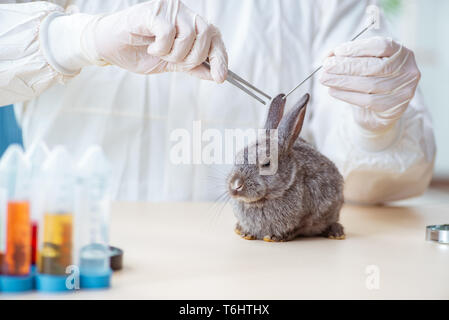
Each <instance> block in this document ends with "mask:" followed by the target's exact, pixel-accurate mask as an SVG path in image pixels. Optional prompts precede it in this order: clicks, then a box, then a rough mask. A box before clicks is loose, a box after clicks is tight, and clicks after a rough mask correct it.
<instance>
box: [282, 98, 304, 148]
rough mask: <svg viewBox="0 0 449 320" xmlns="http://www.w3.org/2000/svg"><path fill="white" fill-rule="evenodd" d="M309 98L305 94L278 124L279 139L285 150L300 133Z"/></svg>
mask: <svg viewBox="0 0 449 320" xmlns="http://www.w3.org/2000/svg"><path fill="white" fill-rule="evenodd" d="M309 98H310V96H309V94H305V95H304V96H303V97H302V98H301V100H300V101H299V102H298V103H297V104H296V105H295V106H294V107H293V109H292V110H291V111H290V112H289V113H288V114H287V115H286V116H285V117H284V118H283V119H282V121H281V123H280V124H279V138H280V140H281V141H282V144H283V146H284V147H285V148H286V150H289V149H290V148H291V147H292V145H293V143H294V142H295V141H296V138H298V136H299V133H300V132H301V129H302V125H303V123H304V117H305V116H306V109H307V108H306V106H307V103H308V102H309Z"/></svg>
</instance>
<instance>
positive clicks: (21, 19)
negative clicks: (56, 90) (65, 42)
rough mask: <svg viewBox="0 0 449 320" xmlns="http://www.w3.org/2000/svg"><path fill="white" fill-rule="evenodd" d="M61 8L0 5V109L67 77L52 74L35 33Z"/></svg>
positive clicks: (43, 5)
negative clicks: (46, 19) (47, 18)
mask: <svg viewBox="0 0 449 320" xmlns="http://www.w3.org/2000/svg"><path fill="white" fill-rule="evenodd" d="M55 12H60V13H63V12H64V10H63V8H62V7H60V6H58V5H55V4H52V3H49V2H44V1H41V2H30V3H22V4H17V3H9V4H1V5H0V106H2V105H7V104H12V103H16V102H21V101H26V100H29V99H32V98H34V97H36V96H38V95H39V94H41V93H42V92H43V91H44V90H46V89H47V88H49V87H50V86H52V85H53V84H55V83H57V82H65V81H67V80H69V79H70V78H71V76H66V75H63V74H61V73H60V72H58V71H56V70H55V69H54V68H53V67H51V65H50V64H49V63H48V61H47V59H46V58H45V56H44V53H43V49H42V45H41V43H40V38H39V30H40V26H41V23H42V22H43V21H44V19H45V18H46V17H47V16H48V15H50V14H52V13H55Z"/></svg>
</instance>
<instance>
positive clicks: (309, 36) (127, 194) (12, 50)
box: [0, 0, 435, 203]
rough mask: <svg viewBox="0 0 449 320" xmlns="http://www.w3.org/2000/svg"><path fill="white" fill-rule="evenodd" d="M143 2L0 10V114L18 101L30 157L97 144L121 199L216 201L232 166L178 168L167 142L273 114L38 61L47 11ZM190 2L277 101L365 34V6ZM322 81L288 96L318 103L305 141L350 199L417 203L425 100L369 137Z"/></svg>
mask: <svg viewBox="0 0 449 320" xmlns="http://www.w3.org/2000/svg"><path fill="white" fill-rule="evenodd" d="M11 2H15V1H11ZM20 2H22V1H20ZM25 2H26V1H25ZM137 2H139V1H137V0H108V1H95V0H73V1H64V0H59V1H52V2H51V3H49V2H33V3H25V4H7V5H1V6H0V105H2V104H3V105H4V104H9V103H15V111H16V114H17V116H18V120H19V122H20V124H21V125H22V129H23V134H24V143H25V146H26V147H28V146H30V145H32V144H33V143H34V142H36V141H39V140H44V141H45V142H46V143H47V144H48V145H49V147H54V146H55V145H58V144H63V145H66V146H67V147H68V148H69V149H70V150H71V151H72V152H73V154H74V155H75V156H76V157H79V156H80V155H81V154H82V152H83V151H84V150H85V149H86V148H87V147H88V146H89V145H91V144H100V145H101V146H102V147H103V148H104V149H105V152H106V154H107V155H108V157H109V159H110V160H111V161H112V163H113V168H114V173H115V175H114V178H115V181H116V183H115V189H114V190H115V194H116V197H117V198H118V199H121V200H149V201H168V200H170V201H173V200H182V201H185V200H194V201H198V200H211V199H214V198H215V197H216V196H217V195H218V194H219V192H220V191H221V190H223V184H224V176H225V173H226V170H227V168H226V167H223V166H219V165H204V164H202V165H175V164H173V163H172V162H171V161H170V159H169V151H170V148H171V146H173V144H174V142H173V141H170V139H169V138H170V132H172V131H173V130H174V129H177V128H185V129H188V130H192V121H193V120H201V121H202V129H203V130H205V129H207V128H217V129H220V130H224V129H225V128H256V127H260V126H261V125H262V124H263V122H264V117H265V113H266V108H265V107H263V106H262V105H261V104H259V103H258V102H256V101H255V100H253V99H251V98H249V97H248V96H246V95H245V94H244V93H242V92H240V91H239V90H237V89H236V88H235V87H233V86H231V85H229V84H228V83H225V84H223V85H217V84H214V83H212V82H208V81H201V80H198V79H195V78H192V77H190V76H188V75H186V74H180V73H172V74H162V75H149V76H144V75H138V74H132V73H130V72H127V71H125V70H122V69H119V68H118V67H114V66H107V67H96V66H92V67H86V68H84V69H83V70H82V71H81V73H80V74H79V75H77V76H75V77H73V78H71V77H65V76H63V75H61V74H58V73H57V72H56V71H55V70H54V69H53V68H52V67H50V66H49V65H48V63H47V61H46V60H45V58H44V56H43V54H42V51H41V48H40V43H39V38H38V31H39V25H40V23H41V22H42V21H43V19H44V18H45V17H46V16H47V15H48V14H49V13H51V12H53V11H63V10H65V9H66V8H67V7H68V6H69V5H76V6H77V7H78V8H79V11H80V12H84V13H92V14H94V13H107V12H113V11H116V10H120V9H123V8H125V7H127V6H130V5H132V4H135V3H137ZM184 2H185V3H186V4H187V5H188V6H189V7H190V8H192V9H193V10H194V11H196V12H198V13H199V14H200V15H203V16H205V17H207V18H208V19H209V20H210V21H211V22H213V23H214V24H215V25H217V26H218V27H219V29H220V30H221V32H222V35H223V38H224V42H225V44H226V46H227V49H228V53H229V62H230V68H231V70H233V71H234V72H236V73H238V74H240V75H241V76H242V77H244V78H246V79H247V80H249V81H250V82H252V83H253V84H255V85H256V86H257V87H260V88H262V89H263V90H264V91H266V92H268V93H270V94H272V95H273V96H274V95H276V94H277V93H279V92H286V91H288V90H289V89H291V88H292V87H293V86H294V85H296V84H297V83H298V82H299V81H300V80H302V79H303V78H304V76H305V75H307V74H308V73H310V72H311V71H312V70H313V69H314V68H315V67H317V66H319V65H320V64H321V62H322V59H323V58H324V56H325V55H326V53H327V52H328V51H329V50H331V49H332V48H334V47H335V46H336V45H338V44H340V43H342V42H345V41H347V40H349V39H350V38H351V37H352V36H353V35H354V34H355V33H356V32H357V31H358V30H360V29H361V26H362V24H363V23H364V22H365V18H366V16H365V11H366V7H367V6H368V1H359V0H321V1H316V0H301V1H298V0H282V1H274V0H245V1H241V0H226V1H224V0H185V1H184ZM381 26H382V28H381V29H380V30H378V31H370V32H369V33H367V34H366V35H364V37H369V36H373V35H374V34H376V35H379V34H380V35H385V36H392V35H391V34H390V33H388V32H387V31H386V28H385V25H384V23H382V24H381ZM61 36H64V35H61ZM412 49H413V48H412ZM318 78H319V77H318V76H315V77H314V78H313V80H312V81H309V82H307V83H306V84H305V85H304V86H303V87H302V89H301V90H298V92H296V93H295V94H294V95H292V96H291V98H289V101H288V106H291V105H292V104H293V103H294V102H295V101H296V100H297V99H299V97H300V96H301V95H302V94H303V93H305V92H310V93H311V95H312V100H311V104H310V106H309V109H308V110H309V111H308V119H307V121H306V127H305V130H304V131H303V133H302V135H303V136H304V137H305V138H306V139H307V140H309V141H310V142H311V143H314V144H315V146H316V147H317V148H318V149H319V150H320V151H321V152H322V153H324V154H325V155H327V156H328V157H329V158H330V159H332V160H333V161H334V162H335V163H336V165H337V166H338V168H339V169H340V172H341V173H342V174H343V176H344V178H345V197H346V199H347V200H349V201H355V202H362V203H379V202H385V201H393V200H398V199H404V198H407V197H412V196H416V195H419V194H421V193H422V192H423V191H424V190H425V189H426V187H427V186H428V184H429V181H430V179H431V176H432V170H433V162H434V157H435V143H434V137H433V131H432V124H431V120H430V117H429V113H428V110H427V109H426V107H425V105H424V102H423V98H422V96H421V93H420V92H417V94H416V95H415V97H414V99H413V100H412V102H411V103H410V106H409V108H408V110H407V111H406V112H405V114H404V115H403V117H402V119H401V120H400V121H399V123H398V124H397V126H396V127H395V128H394V129H393V130H391V131H390V132H389V133H387V134H385V135H382V136H380V137H375V138H372V137H371V138H370V137H369V136H367V135H366V133H364V132H362V131H361V130H360V128H359V127H358V126H357V124H356V123H355V122H354V120H353V116H352V111H351V108H352V107H351V106H349V105H348V104H346V103H344V102H341V101H337V100H335V99H333V98H332V97H330V96H329V95H328V93H327V88H325V87H324V86H322V85H321V84H320V83H319V82H318ZM217 179H218V180H217Z"/></svg>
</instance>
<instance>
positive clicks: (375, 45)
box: [320, 37, 421, 132]
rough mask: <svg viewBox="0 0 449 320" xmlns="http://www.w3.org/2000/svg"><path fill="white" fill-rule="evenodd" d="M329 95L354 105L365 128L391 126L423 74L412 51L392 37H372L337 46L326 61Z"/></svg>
mask: <svg viewBox="0 0 449 320" xmlns="http://www.w3.org/2000/svg"><path fill="white" fill-rule="evenodd" d="M323 67H324V72H323V73H322V75H321V79H320V81H321V83H322V84H323V85H325V86H328V87H330V89H329V94H330V95H331V96H333V97H334V98H336V99H339V100H342V101H345V102H347V103H349V104H351V105H354V108H353V110H354V113H353V114H354V119H355V120H356V122H357V123H358V124H359V125H360V126H361V127H362V128H364V129H366V130H369V131H371V132H382V131H385V130H388V129H389V128H391V127H392V126H393V125H394V124H395V123H396V121H397V120H398V119H399V118H400V117H401V116H402V114H403V113H404V112H405V110H406V109H407V107H408V105H409V102H410V100H411V99H412V98H413V96H414V94H415V91H416V87H417V85H418V82H419V80H420V78H421V74H420V72H419V70H418V67H417V65H416V62H415V56H414V54H413V52H412V51H410V50H409V49H407V48H405V47H404V46H402V45H400V44H398V43H396V42H394V41H393V40H392V39H389V38H383V37H373V38H369V39H361V40H356V41H353V42H347V43H344V44H342V45H340V46H338V47H337V48H336V49H335V50H334V51H333V52H332V53H331V54H330V55H329V57H328V58H326V60H325V61H324V64H323Z"/></svg>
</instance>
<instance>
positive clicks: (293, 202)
mask: <svg viewBox="0 0 449 320" xmlns="http://www.w3.org/2000/svg"><path fill="white" fill-rule="evenodd" d="M285 100H286V99H284V95H282V94H281V95H278V96H277V97H276V98H274V99H273V101H272V103H271V105H270V109H269V111H268V116H267V120H266V124H265V129H266V131H267V132H268V131H269V129H278V131H277V132H278V138H277V139H278V140H277V141H278V144H276V145H277V146H278V148H277V149H278V151H277V154H278V155H277V157H276V159H273V158H274V156H272V155H273V154H274V152H272V151H271V146H270V147H268V146H269V145H271V143H272V142H273V141H271V139H273V140H275V139H276V138H273V137H272V136H270V135H269V134H266V135H264V138H262V139H258V141H257V142H255V143H254V144H252V145H250V146H247V147H245V148H244V149H243V150H242V151H240V152H239V153H238V154H237V157H240V159H244V161H241V162H240V163H241V164H238V163H236V164H235V165H234V167H233V169H232V171H231V172H230V174H229V175H228V178H227V186H228V192H229V194H230V196H231V198H232V203H233V207H234V213H235V216H236V218H237V220H238V223H237V225H236V229H235V232H236V233H237V234H239V235H240V236H241V237H242V238H244V239H247V240H255V239H263V240H265V241H269V242H278V241H289V240H292V239H294V238H296V237H298V236H318V235H319V236H324V237H328V238H331V239H344V238H345V234H344V230H343V226H342V225H341V224H340V223H339V222H338V220H339V215H340V209H341V207H342V205H343V202H344V200H343V178H342V176H341V174H340V173H339V172H338V169H337V168H336V166H335V165H334V164H333V162H332V161H330V160H329V159H328V158H326V157H325V156H324V155H322V154H321V153H319V152H318V151H317V150H315V149H314V148H313V147H312V146H311V145H309V144H308V143H307V142H306V141H304V140H303V139H301V138H298V136H299V133H300V132H301V128H302V125H303V122H304V117H305V114H306V106H307V103H308V102H309V95H308V94H306V95H304V96H303V97H302V98H301V100H300V101H299V102H298V103H297V104H296V105H295V107H294V108H293V109H292V110H291V111H290V112H289V113H288V114H287V115H286V116H285V117H283V113H284V107H285ZM323 129H324V128H323ZM277 141H275V142H277ZM273 150H274V149H273ZM251 154H255V155H257V156H256V159H255V160H254V161H252V162H251V161H249V159H250V158H251V157H250V155H251ZM261 154H264V155H265V156H261ZM275 161H276V162H275ZM270 166H277V170H276V172H275V173H274V174H266V175H262V174H260V172H261V170H267V169H270Z"/></svg>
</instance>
